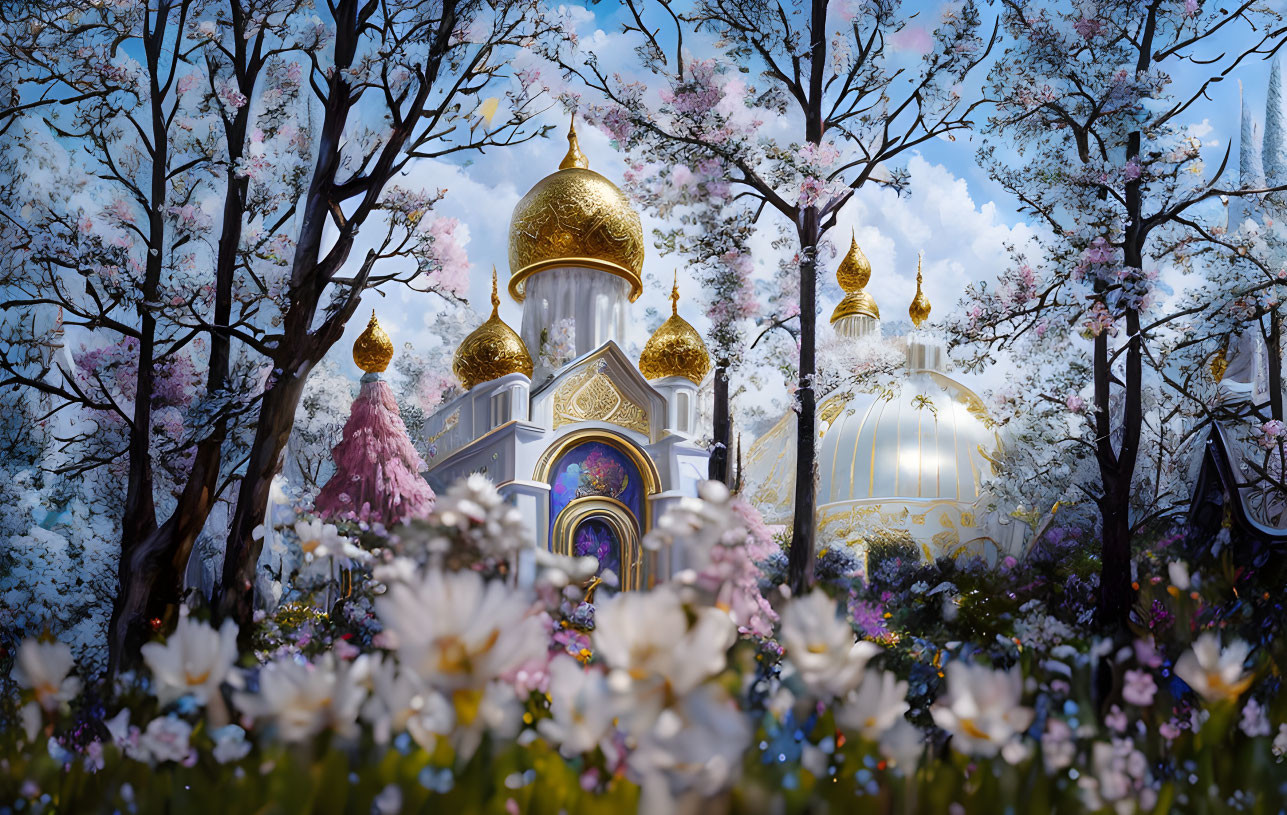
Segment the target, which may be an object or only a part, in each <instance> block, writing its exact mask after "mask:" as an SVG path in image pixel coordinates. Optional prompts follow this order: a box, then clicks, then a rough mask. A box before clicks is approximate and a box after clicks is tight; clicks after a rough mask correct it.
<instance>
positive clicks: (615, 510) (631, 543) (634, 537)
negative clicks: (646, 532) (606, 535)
mask: <svg viewBox="0 0 1287 815" xmlns="http://www.w3.org/2000/svg"><path fill="white" fill-rule="evenodd" d="M595 518H601V519H603V520H604V521H605V522H607V524H608V526H610V527H611V528H612V531H613V532H614V533H615V534H616V535H617V539H618V540H619V541H620V542H621V574H619V575H617V577H618V578H620V580H621V588H622V590H624V591H633V590H635V589H638V588H640V584H641V578H642V572H643V560H644V553H643V546H642V544H641V543H640V539H639V528H638V519H636V518H635V517H634V515H633V514H632V513H631V512H630V509H629V507H627V506H626V505H625V504H623V503H621V502H620V501H618V500H616V499H614V498H608V497H607V496H597V495H594V496H585V497H583V498H577V499H575V500H573V501H572V502H571V503H569V504H568V505H567V506H566V507H564V508H563V511H562V512H560V513H559V516H558V517H557V518H555V519H554V530H553V534H552V539H551V541H550V548H551V549H552V550H553V551H554V552H555V553H556V554H560V555H571V554H572V553H573V544H574V541H573V536H574V535H575V534H576V529H577V527H578V526H580V525H581V524H582V522H584V521H589V520H594V519H595Z"/></svg>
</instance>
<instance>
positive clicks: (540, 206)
mask: <svg viewBox="0 0 1287 815" xmlns="http://www.w3.org/2000/svg"><path fill="white" fill-rule="evenodd" d="M643 261H644V234H643V226H642V225H641V224H640V222H639V214H638V213H636V212H635V211H634V209H633V208H632V207H631V206H630V201H629V199H627V198H626V195H625V193H623V192H622V191H621V190H620V189H618V188H617V185H615V184H613V183H612V182H611V181H609V180H608V179H606V178H604V177H603V176H601V175H599V174H598V173H596V172H594V171H593V170H591V169H590V168H589V162H588V161H586V158H585V154H584V153H582V152H581V145H580V143H579V142H578V141H577V137H576V124H575V121H574V122H573V124H572V125H571V126H570V127H569V128H568V152H567V155H566V156H565V157H564V159H563V161H562V162H561V163H560V164H559V169H558V171H557V172H555V173H552V174H550V175H547V176H546V177H545V178H543V179H541V180H540V181H538V182H537V183H536V186H534V187H532V189H531V190H529V191H528V193H527V195H525V196H523V199H522V200H521V201H519V202H518V206H516V207H514V216H513V218H512V219H511V220H510V225H509V268H510V279H509V293H510V296H512V297H513V298H514V299H515V300H518V301H519V302H522V300H523V298H524V296H525V292H524V288H525V286H524V284H525V282H526V281H527V279H528V278H529V277H531V276H532V275H534V274H537V273H539V272H542V271H545V270H546V269H551V268H555V267H558V266H578V267H582V268H589V269H598V270H599V271H603V272H607V273H609V274H614V275H616V276H618V277H620V278H623V279H625V280H626V281H628V282H629V283H630V301H631V302H634V301H635V300H636V299H638V297H639V295H640V294H642V293H643V278H642V274H643Z"/></svg>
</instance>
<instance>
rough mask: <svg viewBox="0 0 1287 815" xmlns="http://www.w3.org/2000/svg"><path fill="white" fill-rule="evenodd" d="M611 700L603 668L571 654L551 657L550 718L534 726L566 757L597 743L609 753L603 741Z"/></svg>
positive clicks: (609, 724)
mask: <svg viewBox="0 0 1287 815" xmlns="http://www.w3.org/2000/svg"><path fill="white" fill-rule="evenodd" d="M612 702H613V699H612V694H611V693H610V692H609V690H608V683H607V681H606V679H605V678H604V675H603V672H602V671H599V670H598V669H596V668H586V667H585V666H583V665H582V664H581V663H580V662H578V661H577V660H575V659H573V658H572V657H570V656H558V657H555V658H554V659H553V660H551V661H550V718H548V719H542V720H541V721H540V723H539V724H538V725H537V729H538V730H539V731H540V733H541V735H542V736H544V737H545V738H546V739H547V740H548V741H550V742H551V743H553V744H557V745H558V747H559V752H560V753H562V754H563V755H564V757H565V758H572V757H573V756H576V755H578V754H580V753H588V752H590V751H591V750H593V749H594V748H595V747H596V746H601V747H603V752H604V754H605V755H611V752H610V748H611V745H610V744H608V743H606V742H607V739H608V737H609V735H610V734H611V732H612V719H613V712H614V708H613V704H612Z"/></svg>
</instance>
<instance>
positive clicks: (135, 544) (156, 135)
mask: <svg viewBox="0 0 1287 815" xmlns="http://www.w3.org/2000/svg"><path fill="white" fill-rule="evenodd" d="M169 15H170V2H169V0H161V2H159V3H158V4H157V5H156V8H155V9H154V10H152V11H151V13H150V14H149V13H145V14H144V18H143V19H144V32H143V49H144V56H145V60H146V64H147V70H148V80H149V84H150V88H149V90H150V92H151V95H150V98H149V100H148V112H149V114H150V119H151V122H150V124H151V127H152V131H151V133H150V134H149V135H150V137H151V141H152V144H151V148H152V154H151V156H150V158H151V161H152V166H151V177H150V179H149V187H148V196H149V201H150V203H151V205H150V206H149V208H148V227H147V228H148V233H147V239H146V241H145V243H146V247H147V250H148V251H147V258H146V260H145V261H144V267H143V285H142V286H141V287H140V289H139V303H138V314H139V350H138V359H137V370H138V376H137V379H136V382H135V387H134V411H133V415H132V416H131V419H130V429H129V443H128V445H127V449H126V456H127V458H128V464H127V467H128V475H127V477H126V486H125V506H124V509H123V512H122V515H121V555H120V561H119V563H118V566H117V579H118V580H119V585H120V588H118V590H117V598H118V602H117V603H115V604H114V605H113V608H112V617H111V620H110V621H109V623H108V626H109V628H108V630H109V632H110V633H109V637H108V657H107V675H108V676H109V677H110V676H114V675H115V674H116V672H117V670H119V669H120V667H121V665H122V661H123V660H125V661H128V655H129V654H131V653H134V654H137V652H138V646H140V645H142V644H143V642H144V641H145V639H146V636H147V633H148V632H147V630H146V628H147V627H146V622H147V621H146V620H139V619H137V617H135V616H133V615H125V614H123V613H122V612H123V609H122V608H121V603H120V597H121V596H122V595H123V594H124V593H125V590H126V587H127V586H130V585H131V584H132V583H134V582H135V572H136V571H137V570H138V569H140V568H143V569H146V568H147V566H146V562H147V561H148V558H147V556H146V554H145V553H141V552H139V551H138V550H139V547H140V545H141V544H142V543H143V541H144V540H146V539H147V538H148V537H150V536H151V535H152V534H153V533H154V532H155V531H156V499H155V496H154V495H153V489H154V478H153V471H152V395H153V391H154V390H155V386H156V371H155V366H156V316H155V315H154V314H153V313H152V309H154V308H155V304H156V302H157V300H158V299H159V298H158V292H159V291H160V288H161V265H162V258H163V252H164V251H165V248H166V230H165V215H164V212H163V210H164V204H165V200H166V191H167V190H168V188H169V184H168V181H169V179H168V177H167V176H168V173H169V169H170V167H169V128H168V127H167V123H166V116H165V112H164V110H163V109H162V107H163V105H164V101H165V100H164V98H163V94H162V93H161V84H162V83H161V78H160V71H161V59H162V56H163V48H162V46H163V45H164V44H165V32H166V29H167V23H168V22H169ZM149 19H150V20H151V23H152V26H151V30H148V29H147V24H148V20H149ZM140 186H141V185H140Z"/></svg>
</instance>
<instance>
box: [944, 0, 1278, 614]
mask: <svg viewBox="0 0 1287 815" xmlns="http://www.w3.org/2000/svg"><path fill="white" fill-rule="evenodd" d="M1002 15H1003V20H1004V23H1005V26H1006V29H1007V32H1008V34H1009V35H1010V39H1011V40H1012V41H1013V45H1011V46H1010V47H1009V48H1007V50H1006V51H1005V53H1004V55H1003V56H1002V57H1001V58H1000V59H999V60H998V62H997V64H996V65H995V67H994V68H993V70H992V73H991V75H990V78H989V83H988V84H989V96H991V97H992V98H994V99H995V100H996V106H997V108H996V114H995V115H994V116H993V117H992V118H991V119H990V120H989V122H988V127H987V132H988V134H989V138H988V141H987V142H986V143H985V145H984V147H983V148H982V149H981V150H980V153H979V159H980V162H981V163H982V164H983V165H984V166H985V167H986V168H987V169H988V171H989V172H990V174H991V176H992V177H993V179H995V180H996V181H997V182H998V183H1000V184H1001V185H1002V186H1003V187H1004V188H1006V189H1007V190H1008V191H1009V192H1010V193H1011V194H1013V195H1014V196H1015V198H1016V199H1017V200H1018V201H1019V204H1020V207H1021V209H1022V210H1023V211H1024V212H1025V213H1027V214H1030V215H1032V216H1034V217H1035V218H1037V219H1039V220H1040V221H1042V222H1044V223H1045V224H1046V225H1047V226H1048V227H1049V230H1050V234H1049V236H1048V238H1047V239H1046V240H1045V241H1044V245H1043V246H1042V249H1041V256H1040V257H1037V258H1032V259H1028V258H1023V257H1016V259H1015V262H1014V263H1013V264H1012V265H1011V266H1010V267H1009V268H1008V269H1007V270H1006V271H1005V272H1003V273H1002V275H1001V277H1000V278H999V280H998V281H997V282H996V285H995V286H989V285H988V284H987V283H981V284H978V285H975V286H971V287H970V289H969V291H968V300H969V302H968V303H967V306H966V309H965V310H964V313H963V315H962V316H961V317H960V318H959V319H958V320H957V321H956V329H957V330H958V331H959V332H960V333H961V334H962V335H963V336H964V337H966V338H968V339H970V340H975V341H979V342H981V343H983V344H984V346H985V347H986V348H987V349H989V350H988V351H985V352H984V353H983V354H982V355H981V357H980V359H983V358H988V357H989V356H990V354H991V352H992V351H996V350H1002V349H1005V350H1011V351H1014V352H1016V353H1020V354H1023V355H1024V356H1026V358H1029V359H1038V358H1041V356H1040V355H1041V354H1043V353H1045V351H1046V349H1047V348H1048V347H1050V345H1051V344H1052V343H1056V344H1057V343H1065V342H1067V338H1068V336H1069V335H1072V336H1073V337H1077V336H1078V335H1080V338H1081V340H1082V346H1081V347H1082V348H1083V349H1084V353H1085V354H1086V355H1087V356H1089V358H1090V364H1089V365H1088V366H1085V367H1084V370H1085V371H1086V373H1087V374H1088V375H1089V379H1090V381H1089V382H1087V383H1085V384H1086V386H1087V390H1088V393H1086V394H1085V399H1086V404H1087V405H1088V406H1089V407H1088V408H1086V410H1087V411H1088V417H1087V418H1088V420H1089V421H1088V426H1087V427H1086V428H1085V430H1084V432H1078V433H1076V434H1075V435H1073V436H1072V437H1071V438H1068V439H1066V440H1065V443H1064V444H1062V445H1061V448H1062V449H1064V450H1070V451H1071V450H1077V451H1078V452H1077V453H1076V455H1078V456H1080V455H1082V454H1083V453H1084V454H1085V455H1089V456H1091V457H1092V458H1093V460H1094V462H1095V469H1096V476H1097V478H1096V481H1095V483H1094V484H1092V485H1090V486H1089V490H1090V493H1091V497H1092V498H1093V500H1094V502H1095V504H1096V506H1097V508H1098V514H1099V518H1100V525H1101V530H1100V534H1101V536H1102V549H1101V569H1102V575H1101V582H1100V603H1099V610H1098V612H1099V617H1100V619H1101V621H1102V622H1103V623H1105V624H1110V625H1119V624H1124V623H1125V621H1126V619H1127V615H1128V614H1129V611H1130V606H1131V602H1132V599H1131V598H1132V596H1133V594H1132V588H1131V579H1132V578H1131V563H1130V558H1131V541H1132V537H1133V535H1134V534H1135V532H1136V531H1137V530H1138V529H1139V524H1140V523H1141V522H1142V521H1143V520H1144V519H1143V518H1141V517H1133V516H1132V512H1131V506H1132V498H1133V496H1134V495H1135V494H1136V488H1137V486H1138V481H1137V477H1138V475H1139V472H1138V467H1139V465H1140V463H1141V461H1142V460H1146V459H1147V457H1148V456H1149V455H1150V453H1149V452H1147V450H1146V447H1147V445H1149V444H1150V439H1149V438H1148V437H1147V435H1146V416H1147V414H1148V413H1149V405H1148V402H1149V400H1150V399H1154V398H1159V397H1158V392H1157V391H1156V389H1155V388H1153V387H1152V386H1151V385H1150V381H1152V382H1154V383H1156V381H1157V373H1156V372H1157V371H1159V370H1162V368H1163V366H1162V365H1161V364H1160V362H1159V360H1158V359H1157V358H1156V356H1155V344H1156V338H1157V337H1158V335H1159V334H1160V333H1162V332H1164V331H1165V330H1166V327H1167V326H1168V324H1170V323H1172V322H1173V321H1175V320H1177V319H1179V318H1180V317H1183V316H1184V313H1183V310H1180V309H1174V308H1163V307H1162V306H1160V305H1159V300H1160V299H1162V295H1163V293H1164V292H1162V291H1159V286H1158V278H1159V273H1160V272H1161V271H1162V270H1163V269H1164V268H1167V267H1173V266H1179V267H1181V268H1183V265H1184V264H1185V263H1186V257H1187V256H1189V255H1191V254H1192V248H1193V247H1194V246H1195V245H1204V244H1208V245H1216V246H1218V245H1219V244H1220V241H1219V239H1218V237H1217V236H1215V235H1213V234H1212V233H1211V230H1210V229H1209V228H1207V227H1206V226H1204V225H1203V216H1202V212H1203V208H1202V206H1201V205H1202V204H1203V202H1207V201H1212V202H1214V201H1215V200H1216V199H1218V198H1219V197H1220V196H1222V195H1233V196H1237V195H1246V194H1248V192H1249V191H1248V190H1247V189H1246V188H1242V187H1240V186H1239V185H1237V184H1234V185H1231V186H1228V185H1225V184H1224V183H1223V182H1222V176H1223V173H1224V169H1225V166H1226V164H1227V162H1228V158H1229V154H1228V152H1227V151H1226V152H1225V154H1224V156H1223V158H1222V159H1221V160H1220V162H1219V164H1218V166H1217V167H1215V168H1214V169H1210V168H1207V167H1206V165H1205V163H1204V158H1205V151H1204V150H1203V146H1202V142H1201V140H1200V138H1199V137H1198V136H1197V135H1195V133H1194V131H1193V130H1192V129H1191V128H1190V127H1189V126H1188V125H1187V124H1186V119H1187V118H1188V116H1189V115H1190V114H1191V113H1193V109H1194V106H1195V104H1197V103H1198V102H1199V101H1200V100H1202V99H1204V98H1205V97H1206V96H1207V94H1208V91H1209V89H1210V88H1211V87H1212V85H1213V84H1214V83H1217V82H1219V81H1220V80H1221V79H1222V78H1223V77H1225V76H1227V75H1228V74H1229V72H1231V71H1232V70H1233V69H1234V68H1236V67H1237V66H1238V65H1240V64H1242V63H1243V62H1244V61H1245V60H1247V59H1248V58H1250V57H1255V56H1264V55H1268V54H1271V53H1272V52H1273V51H1274V50H1276V49H1277V48H1278V47H1279V46H1280V44H1281V42H1282V36H1283V30H1282V29H1281V28H1278V29H1275V28H1273V27H1272V25H1271V23H1272V21H1273V20H1274V19H1275V18H1274V16H1273V15H1272V14H1271V13H1269V12H1267V10H1266V9H1264V8H1262V7H1261V5H1260V4H1258V3H1255V2H1244V3H1240V4H1238V5H1236V6H1233V7H1228V8H1225V7H1220V6H1217V5H1216V4H1210V3H1200V2H1182V3H1175V2H1165V0H1151V2H1148V3H1144V4H1140V3H1135V2H1126V0H1120V2H1117V1H1115V2H1107V3H1100V4H1098V5H1096V6H1093V7H1092V6H1090V5H1085V4H1072V5H1069V4H1065V3H1053V2H1052V3H1028V2H1011V1H1010V0H1006V2H1005V3H1004V5H1003V11H1002ZM1234 32H1238V33H1236V34H1235V33H1234ZM1217 35H1219V36H1220V37H1221V38H1227V37H1236V36H1241V37H1243V38H1244V39H1243V40H1241V42H1242V43H1243V46H1242V47H1241V48H1239V49H1236V50H1233V51H1230V50H1228V49H1227V47H1226V46H1227V42H1228V40H1227V39H1221V41H1219V42H1216V41H1215V38H1216V37H1217ZM1193 65H1202V66H1204V67H1203V68H1202V70H1201V73H1200V75H1199V76H1198V77H1197V78H1196V79H1193V80H1186V84H1185V85H1184V86H1178V85H1177V83H1176V81H1175V79H1174V77H1177V76H1182V75H1186V74H1187V73H1189V72H1190V68H1191V66H1193ZM1181 66H1184V68H1183V69H1182V68H1181ZM1146 366H1147V368H1146ZM1066 390H1067V391H1068V392H1065V393H1063V394H1049V396H1050V397H1051V398H1054V399H1059V398H1063V399H1064V400H1066V401H1067V400H1073V399H1081V398H1083V396H1082V393H1081V389H1080V388H1075V389H1074V386H1073V383H1066ZM1162 415H1163V416H1165V412H1164V413H1163V414H1162ZM1142 456H1143V457H1144V459H1142Z"/></svg>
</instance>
